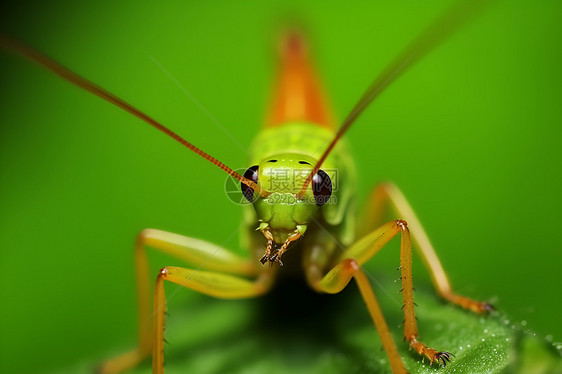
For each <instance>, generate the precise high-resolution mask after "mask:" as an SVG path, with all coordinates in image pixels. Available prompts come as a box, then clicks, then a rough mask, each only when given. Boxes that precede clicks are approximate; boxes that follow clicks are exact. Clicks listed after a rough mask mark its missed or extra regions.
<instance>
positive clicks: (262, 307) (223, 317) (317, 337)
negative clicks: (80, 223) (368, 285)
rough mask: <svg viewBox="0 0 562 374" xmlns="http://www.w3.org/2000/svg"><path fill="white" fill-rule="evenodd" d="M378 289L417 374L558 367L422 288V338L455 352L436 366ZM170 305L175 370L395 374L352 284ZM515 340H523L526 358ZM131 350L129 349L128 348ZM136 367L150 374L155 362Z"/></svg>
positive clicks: (170, 363)
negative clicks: (334, 289) (416, 347)
mask: <svg viewBox="0 0 562 374" xmlns="http://www.w3.org/2000/svg"><path fill="white" fill-rule="evenodd" d="M378 293H379V294H380V295H379V299H381V302H382V305H383V309H384V312H385V314H386V315H387V316H386V318H387V322H388V323H389V326H390V328H391V330H392V332H393V335H394V337H395V341H396V343H397V346H398V348H399V351H400V354H401V356H402V359H403V361H404V364H405V365H406V367H407V369H408V370H409V371H410V372H412V373H443V374H444V373H498V372H502V371H503V370H505V369H506V368H508V367H509V366H510V365H511V367H512V368H513V367H514V365H516V366H517V367H519V368H520V369H519V370H516V372H522V373H523V372H525V373H547V372H551V371H550V370H551V369H552V368H554V367H555V365H558V367H560V360H559V357H557V355H556V354H553V352H550V351H548V349H545V348H544V344H543V343H541V342H538V341H531V342H530V343H529V342H527V340H525V336H524V335H523V334H522V332H521V331H519V330H518V329H517V328H514V326H511V325H510V323H509V321H508V320H506V319H505V318H501V317H499V316H488V317H483V316H478V315H475V314H474V313H471V312H468V311H464V310H461V309H460V308H457V307H455V306H452V305H448V304H445V303H443V302H441V301H439V300H438V299H437V297H436V296H435V295H434V294H432V293H431V292H416V303H417V304H418V305H419V307H418V308H417V316H418V320H419V329H420V340H421V341H423V342H425V343H426V344H428V345H429V346H430V347H433V348H435V349H438V350H446V351H449V352H451V353H453V354H455V356H456V357H455V358H453V359H452V361H451V362H450V363H449V364H447V366H446V367H441V366H439V365H437V364H435V363H434V365H433V366H430V365H429V362H428V361H427V360H426V361H425V362H424V361H423V360H422V358H421V357H419V356H418V355H417V354H416V353H415V352H413V351H409V350H408V345H407V343H404V342H402V330H401V328H399V327H397V326H396V325H397V324H398V323H399V322H400V321H401V319H402V318H403V317H402V314H401V312H400V308H399V305H397V304H396V303H395V302H394V301H393V300H394V299H393V298H392V296H391V297H388V296H386V295H385V294H383V293H381V292H380V290H379V292H378ZM175 301H178V300H175ZM170 304H171V305H169V314H170V316H169V317H168V321H167V329H166V337H167V340H168V341H169V342H170V344H168V345H166V373H168V374H173V373H195V374H217V373H240V374H242V373H244V374H246V373H248V374H249V373H267V374H282V373H291V374H300V373H302V374H305V373H322V374H330V373H349V374H353V373H357V374H359V373H362V374H364V373H387V372H390V366H389V362H388V358H387V357H386V354H385V352H384V351H383V350H382V348H381V347H382V345H381V342H380V339H379V337H378V334H377V332H376V331H375V329H374V327H373V325H372V322H371V320H370V318H369V315H368V313H367V310H366V308H365V306H364V304H363V302H362V300H361V298H360V295H359V293H358V292H357V290H356V289H355V288H354V287H353V286H352V287H348V289H346V290H345V291H344V292H343V293H342V294H339V295H318V294H315V293H313V292H312V291H309V290H308V289H307V288H306V286H305V285H304V284H300V283H297V284H291V283H289V284H284V285H281V286H280V287H279V288H278V289H277V290H276V291H275V292H274V293H273V294H271V295H268V296H266V297H264V298H261V299H256V300H241V301H224V300H215V299H212V298H208V297H204V296H200V297H196V298H195V299H191V300H190V301H189V303H188V304H187V305H186V304H178V303H177V302H176V303H173V302H171V303H170ZM521 337H523V338H521ZM518 342H525V344H521V346H522V348H521V349H519V351H521V353H520V354H519V356H518V348H517V347H518V346H519V345H520V344H517V343H518ZM533 342H534V343H533ZM531 343H533V344H531ZM127 348H131V347H123V351H124V350H126V349H127ZM118 353H119V352H114V353H113V354H118ZM109 357H111V355H110V356H109ZM534 357H538V358H539V359H540V362H541V363H542V364H537V362H536V360H534ZM516 358H518V359H516ZM537 365H538V366H537ZM93 366H94V362H88V363H82V364H81V365H80V366H79V367H73V368H72V369H71V370H68V372H72V373H76V372H84V373H86V372H91V369H92V367H93ZM521 368H523V369H521ZM521 370H524V371H521ZM132 373H151V367H150V360H149V359H148V360H147V361H146V362H144V363H143V364H142V365H140V366H139V367H138V368H136V369H134V370H133V371H132Z"/></svg>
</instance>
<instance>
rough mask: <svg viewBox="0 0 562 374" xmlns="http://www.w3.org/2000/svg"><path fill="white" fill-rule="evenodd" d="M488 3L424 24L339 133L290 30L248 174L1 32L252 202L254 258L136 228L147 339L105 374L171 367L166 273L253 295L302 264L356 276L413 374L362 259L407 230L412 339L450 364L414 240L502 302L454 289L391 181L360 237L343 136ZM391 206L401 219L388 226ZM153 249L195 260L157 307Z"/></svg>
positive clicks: (323, 283) (228, 293)
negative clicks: (423, 329)
mask: <svg viewBox="0 0 562 374" xmlns="http://www.w3.org/2000/svg"><path fill="white" fill-rule="evenodd" d="M478 8H479V7H478V6H474V5H472V4H471V5H468V2H466V3H459V4H457V5H456V6H455V7H453V8H452V9H451V10H450V11H449V12H448V13H446V14H445V15H444V16H443V17H441V18H440V19H438V20H437V21H436V22H435V23H434V24H432V25H431V26H430V27H429V28H428V29H427V30H425V31H424V32H422V33H421V34H420V36H419V37H418V38H417V39H415V40H414V41H413V42H412V44H411V45H409V46H408V47H407V48H406V49H405V50H404V51H403V52H402V53H401V54H400V55H399V56H398V57H397V58H396V59H395V60H394V61H392V62H391V63H390V64H389V65H388V67H387V68H386V69H385V70H384V71H383V72H382V73H381V74H380V76H379V77H377V78H376V79H375V81H374V82H373V83H372V84H371V86H370V87H369V88H368V89H367V91H366V92H365V93H364V95H363V96H362V97H361V98H360V99H359V101H358V102H357V104H356V105H355V107H354V108H353V109H352V111H351V112H350V114H349V115H348V116H347V117H346V119H345V120H344V121H343V123H342V124H341V126H340V127H339V128H338V129H337V130H336V128H335V126H334V123H333V120H332V119H331V117H330V114H329V110H328V106H327V104H326V103H325V100H324V98H323V93H322V91H321V89H320V88H319V84H318V83H317V81H316V78H315V74H314V71H313V69H312V67H311V66H310V64H309V61H308V59H307V54H306V46H305V43H304V42H303V40H302V38H301V37H300V36H299V35H298V34H293V33H289V34H288V35H287V37H286V38H285V39H284V40H283V43H282V53H281V55H282V71H281V73H280V76H279V80H278V83H277V89H276V91H275V92H276V94H275V97H274V100H273V105H272V110H271V113H270V116H269V119H268V121H267V123H266V126H265V127H264V129H263V131H262V132H261V133H260V134H259V135H258V136H257V137H256V139H255V140H254V142H253V144H252V146H251V148H250V155H251V159H250V162H249V165H250V166H249V168H248V169H247V170H246V171H245V172H244V173H238V172H236V171H234V170H233V169H231V168H230V167H228V166H227V165H225V164H224V163H222V162H220V161H219V160H217V159H216V158H214V157H213V156H211V155H209V154H208V153H206V152H204V151H203V150H201V149H199V148H198V147H196V146H195V145H193V144H191V143H190V142H188V141H187V140H185V139H183V138H181V137H180V136H179V135H177V134H176V133H174V132H173V131H171V130H170V129H168V128H167V127H165V126H163V125H162V124H160V123H159V122H157V121H156V120H154V119H152V118H151V117H149V116H148V115H147V114H145V113H143V112H142V111H140V110H138V109H136V108H135V107H133V106H132V105H130V104H128V103H127V102H126V101H124V100H123V99H121V98H119V97H117V96H115V95H113V94H112V93H110V92H108V91H106V90H105V89H103V88H102V87H100V86H98V85H96V84H95V83H93V82H91V81H88V80H87V79H85V78H83V77H81V76H79V75H77V74H76V73H74V72H72V71H70V70H68V69H67V68H65V67H64V66H62V65H60V64H59V63H57V62H55V61H54V60H52V59H50V58H49V57H47V56H45V55H43V54H41V53H40V52H38V51H36V50H34V49H32V48H30V47H28V46H26V45H24V44H22V43H20V42H18V41H15V40H12V39H10V38H8V37H6V36H2V37H1V44H2V45H3V46H5V47H7V48H8V49H11V50H13V51H15V52H16V53H19V54H21V55H23V56H24V57H26V58H29V59H31V60H33V61H35V62H37V63H39V64H40V65H42V66H44V67H46V68H47V69H49V70H51V71H52V72H54V73H55V74H57V75H59V76H61V77H62V78H64V79H66V80H68V81H70V82H71V83H73V84H75V85H77V86H79V87H81V88H83V89H85V90H87V91H89V92H91V93H93V94H94V95H96V96H99V97H101V98H102V99H104V100H107V101H109V102H110V103H112V104H114V105H116V106H118V107H120V108H122V109H123V110H125V111H127V112H129V113H131V114H132V115H134V116H136V117H138V118H139V119H141V120H143V121H144V122H146V123H148V124H150V125H151V126H153V127H155V128H156V129H157V130H159V131H161V132H163V133H165V134H166V135H168V136H170V137H171V138H173V139H174V140H176V141H178V142H179V143H181V144H182V145H184V146H185V147H187V148H188V149H190V150H191V151H193V152H195V153H196V154H198V155H199V156H201V157H203V158H205V159H206V160H208V161H209V162H211V163H212V164H214V165H216V166H218V167H219V168H221V169H222V170H224V171H225V172H226V173H227V174H228V175H230V176H231V177H233V178H235V179H236V180H238V181H239V182H240V189H241V193H242V196H243V198H244V199H245V201H246V202H247V205H248V206H247V207H245V209H246V210H247V212H246V213H247V214H246V231H245V239H246V247H247V248H248V251H249V256H248V257H240V256H237V255H234V254H233V253H231V252H228V251H217V250H216V248H217V246H216V245H215V244H213V243H209V242H205V241H202V240H198V239H195V238H190V237H186V236H182V235H178V234H174V233H170V232H165V231H161V230H155V229H146V230H143V231H142V232H141V233H140V234H139V235H138V239H137V242H136V245H135V267H136V274H137V279H136V282H137V290H138V298H139V332H140V334H139V336H140V338H139V344H138V347H137V348H135V349H134V350H132V351H131V352H128V353H126V354H123V355H121V356H118V357H116V358H114V359H112V360H109V361H107V362H105V363H104V364H103V365H102V366H101V368H100V371H101V372H102V373H117V372H121V371H124V370H127V369H129V368H132V367H134V366H136V365H138V363H139V362H141V361H142V360H143V359H145V358H146V357H148V356H149V355H152V362H153V364H152V365H153V373H163V372H164V319H165V311H166V295H165V291H164V282H165V281H168V282H173V283H176V284H178V285H180V286H183V287H187V288H190V289H193V290H196V291H198V292H201V293H204V294H207V295H211V296H214V297H217V298H224V299H238V298H250V297H257V296H260V295H263V294H265V293H267V292H268V291H269V290H270V289H271V288H272V286H273V284H274V282H275V280H276V279H278V278H279V277H282V276H284V274H285V273H286V272H288V271H290V269H291V268H293V267H298V266H300V267H301V268H302V270H303V272H304V277H305V279H306V282H307V284H308V285H309V286H310V287H311V288H312V289H314V290H315V291H318V292H323V293H338V292H340V291H341V290H343V289H344V288H345V287H346V286H347V284H348V283H349V282H350V281H351V280H352V279H354V281H355V282H356V283H357V285H358V287H359V290H360V292H361V295H362V297H363V299H364V301H365V303H366V305H367V309H368V311H369V313H370V315H371V317H372V319H373V323H374V325H375V327H376V329H377V331H378V332H379V334H380V336H381V340H382V343H383V346H384V349H385V351H386V353H387V355H388V357H389V360H390V365H391V367H392V371H393V372H394V373H403V372H406V370H405V368H404V366H403V363H402V360H401V358H400V356H399V354H398V351H397V349H396V345H395V343H394V341H393V339H392V337H391V335H390V332H389V328H388V326H387V324H386V322H385V319H384V317H383V315H382V312H381V309H380V307H379V304H378V302H377V299H376V297H375V294H374V293H373V290H372V287H371V285H370V283H369V281H368V279H367V277H366V275H365V272H364V270H363V269H362V265H363V264H364V263H366V262H367V261H369V260H370V259H371V258H372V257H373V256H374V255H375V254H376V253H377V252H378V251H379V250H380V249H381V248H382V247H383V246H384V245H385V244H386V243H388V242H389V241H390V240H391V239H392V238H393V237H395V236H397V235H398V234H400V237H401V244H400V263H401V282H402V294H403V311H404V319H405V323H404V340H406V341H407V342H408V344H409V345H410V347H411V348H413V349H414V350H415V351H416V352H418V353H419V354H420V355H421V356H422V357H425V358H427V359H429V360H430V362H431V363H433V362H438V363H440V364H442V365H446V363H447V362H448V361H449V360H450V359H451V357H452V354H451V353H449V352H446V351H439V350H436V349H433V348H430V347H428V346H427V345H426V344H425V343H423V342H422V341H420V340H419V339H418V328H417V322H416V318H415V311H414V298H413V281H412V267H411V247H412V245H411V242H412V241H413V242H414V243H415V244H416V247H418V248H420V250H421V251H420V253H421V255H422V257H423V258H424V260H425V263H426V265H427V267H428V270H429V271H430V274H431V276H432V280H433V283H434V286H435V288H436V290H437V292H438V294H439V295H440V296H441V297H443V298H444V299H446V300H448V301H450V302H452V303H454V304H458V305H460V306H461V307H463V308H466V309H469V310H472V311H474V312H476V313H486V312H489V311H491V310H492V307H491V306H490V305H489V304H488V303H486V302H479V301H474V300H471V299H468V298H466V297H463V296H460V295H457V294H455V293H454V292H453V291H452V288H451V285H450V283H449V281H448V279H447V276H446V274H445V272H444V270H443V268H442V266H441V264H440V262H439V259H438V258H437V255H436V253H435V250H434V249H433V247H432V245H431V243H430V242H429V239H428V238H427V235H426V234H425V232H424V230H423V227H422V225H421V224H420V222H419V220H418V219H417V217H416V215H415V214H414V212H413V210H412V208H411V207H410V205H409V203H408V202H407V200H406V199H405V197H404V196H403V194H402V193H401V192H400V190H399V189H398V188H397V187H396V186H394V185H392V184H382V185H379V186H376V187H375V188H374V189H373V193H372V196H371V199H370V202H369V205H368V209H366V213H365V215H364V217H363V218H362V219H361V222H362V225H361V226H365V227H362V229H363V231H365V233H364V234H361V235H360V230H359V229H358V224H357V222H358V220H357V215H356V206H355V204H354V194H355V190H354V186H355V171H354V163H353V160H352V159H351V157H350V156H349V153H348V152H347V150H346V146H345V143H344V141H343V140H342V136H343V135H344V134H345V132H346V131H347V130H348V129H349V128H350V126H351V125H352V124H353V123H355V120H356V119H357V118H358V117H359V115H360V114H361V113H362V112H363V110H364V109H365V108H366V107H367V106H368V105H369V104H370V103H371V102H372V101H373V100H374V99H375V98H376V97H377V96H378V95H379V94H380V93H381V92H383V90H384V89H385V88H386V87H387V86H388V85H389V84H390V83H391V82H392V81H394V80H395V79H396V78H397V77H398V76H399V75H400V74H401V73H403V72H404V71H406V70H407V68H409V67H410V66H412V65H413V64H414V63H416V62H417V61H418V60H419V59H420V58H421V57H423V56H424V55H425V54H426V53H428V52H429V51H430V50H431V49H433V48H434V47H436V46H437V45H438V44H439V43H440V42H441V41H442V40H443V39H444V38H445V37H446V36H448V35H450V34H451V33H452V32H453V31H454V30H455V29H457V28H458V27H460V26H461V25H462V24H463V23H465V22H466V21H467V20H468V19H469V18H471V16H473V15H474V13H475V11H476V10H477V9H478ZM388 204H390V205H391V206H392V207H393V208H394V209H395V211H397V212H398V215H399V216H400V217H401V218H402V219H397V220H393V221H390V222H388V223H383V222H381V218H382V216H383V212H384V208H385V207H386V205H388ZM410 227H411V228H412V232H411V233H410ZM146 247H152V248H155V249H157V250H159V251H161V252H163V253H166V254H168V255H171V256H173V257H175V258H177V259H179V260H182V261H185V262H186V263H188V264H191V265H192V266H193V267H194V269H193V268H184V267H177V266H165V267H163V268H161V269H160V271H159V272H158V275H157V278H156V286H155V287H156V289H155V296H154V302H153V303H152V308H151V301H150V298H149V295H150V294H151V292H150V289H149V288H150V286H149V271H148V261H147V257H146V250H145V248H146ZM299 263H300V265H299ZM200 269H204V270H200ZM148 321H152V322H153V323H148Z"/></svg>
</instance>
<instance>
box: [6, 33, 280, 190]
mask: <svg viewBox="0 0 562 374" xmlns="http://www.w3.org/2000/svg"><path fill="white" fill-rule="evenodd" d="M0 45H2V46H3V47H5V48H7V49H9V50H11V51H13V52H15V53H17V54H19V55H21V56H23V57H25V58H27V59H29V60H31V61H33V62H35V63H37V64H39V65H40V66H42V67H44V68H46V69H47V70H50V71H51V72H53V73H55V74H56V75H58V76H60V77H61V78H63V79H65V80H67V81H69V82H70V83H72V84H74V85H76V86H78V87H80V88H82V89H84V90H86V91H88V92H90V93H92V94H94V95H96V96H98V97H100V98H102V99H104V100H105V101H108V102H110V103H111V104H113V105H115V106H117V107H119V108H121V109H123V110H124V111H126V112H129V113H131V114H132V115H133V116H135V117H137V118H140V119H141V120H143V121H144V122H146V123H148V124H149V125H151V126H152V127H154V128H156V129H157V130H160V131H162V132H163V133H164V134H166V135H168V136H169V137H171V138H172V139H174V140H175V141H177V142H178V143H180V144H182V145H184V146H185V147H187V148H189V149H190V150H192V151H193V152H195V153H196V154H198V155H199V156H201V157H203V158H204V159H205V160H207V161H209V162H211V163H212V164H214V165H216V166H218V167H219V168H221V169H222V170H224V171H225V172H226V173H228V174H229V175H231V176H232V177H234V178H236V179H238V180H239V181H240V182H242V183H244V184H245V185H247V186H248V187H250V188H252V189H253V190H254V191H257V192H258V193H259V194H260V195H261V196H263V197H267V196H269V195H270V193H269V192H267V191H265V190H264V189H262V188H261V187H260V186H259V185H257V184H256V183H255V182H254V181H251V180H249V179H247V178H244V177H243V176H242V175H240V174H238V173H237V172H235V171H234V170H232V169H231V168H229V167H228V166H226V165H225V164H223V163H222V162H220V161H219V160H217V159H216V158H214V157H213V156H211V155H210V154H208V153H207V152H205V151H203V150H201V149H200V148H198V147H196V146H194V145H193V144H191V143H190V142H188V141H187V140H185V139H184V138H182V137H181V136H179V135H178V134H176V133H175V132H173V131H172V130H170V129H169V128H167V127H166V126H164V125H162V124H160V123H159V122H157V121H156V120H154V119H153V118H152V117H150V116H148V115H147V114H145V113H143V112H142V111H140V110H139V109H137V108H135V107H134V106H132V105H131V104H129V103H127V102H126V101H125V100H123V99H121V98H120V97H118V96H115V95H114V94H112V93H111V92H109V91H107V90H106V89H104V88H103V87H100V86H98V85H97V84H95V83H94V82H92V81H89V80H88V79H86V78H84V77H82V76H80V75H78V74H76V73H75V72H73V71H72V70H70V69H68V68H66V67H65V66H63V65H61V64H59V63H58V62H56V61H55V60H53V59H51V58H50V57H47V56H45V55H44V54H42V53H41V52H39V51H37V50H35V49H33V48H31V47H29V46H27V45H25V44H23V43H21V42H19V41H17V40H14V39H12V38H10V37H8V36H6V35H4V34H3V33H1V32H0Z"/></svg>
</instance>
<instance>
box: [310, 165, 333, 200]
mask: <svg viewBox="0 0 562 374" xmlns="http://www.w3.org/2000/svg"><path fill="white" fill-rule="evenodd" d="M312 192H313V193H314V200H316V205H318V206H322V205H324V204H326V202H328V199H329V198H330V196H331V195H332V180H331V179H330V177H329V176H328V174H326V172H325V171H323V170H318V173H317V174H316V175H315V176H314V177H312Z"/></svg>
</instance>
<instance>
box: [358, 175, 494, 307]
mask: <svg viewBox="0 0 562 374" xmlns="http://www.w3.org/2000/svg"><path fill="white" fill-rule="evenodd" d="M387 203H390V205H391V207H392V208H393V210H394V212H395V213H396V214H397V215H398V216H399V217H400V218H402V219H404V220H406V221H407V222H408V226H409V227H410V229H411V231H412V239H413V242H414V244H415V248H417V249H419V251H420V254H421V256H422V258H423V260H424V264H425V266H426V268H427V269H428V270H429V273H430V275H431V280H432V282H433V286H434V287H435V289H436V290H437V293H438V294H439V295H440V296H441V297H443V298H444V299H446V300H448V301H450V302H452V303H454V304H457V305H460V306H461V307H463V308H465V309H469V310H472V311H473V312H476V313H486V312H491V311H493V310H494V308H493V307H492V305H490V304H488V303H486V302H482V301H475V300H472V299H469V298H467V297H464V296H461V295H457V294H456V293H454V292H453V290H452V287H451V283H450V282H449V279H448V278H447V275H446V274H445V270H444V269H443V266H442V265H441V262H440V261H439V258H438V257H437V253H436V252H435V249H434V248H433V245H431V242H430V241H429V238H428V237H427V234H426V232H425V230H424V228H423V226H422V224H421V222H420V221H419V219H418V217H417V216H416V214H415V213H414V211H413V209H412V207H411V206H410V204H409V203H408V201H407V200H406V198H405V197H404V195H403V194H402V192H401V191H400V190H399V189H398V187H396V186H395V185H394V184H392V183H383V184H380V185H378V186H377V187H376V188H375V189H374V190H373V192H372V194H371V198H370V201H369V204H368V205H367V210H366V211H365V219H364V220H363V222H365V223H366V226H367V227H366V229H368V230H371V229H372V228H374V227H378V225H379V224H380V222H382V219H383V217H384V212H385V208H386V205H387Z"/></svg>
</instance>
